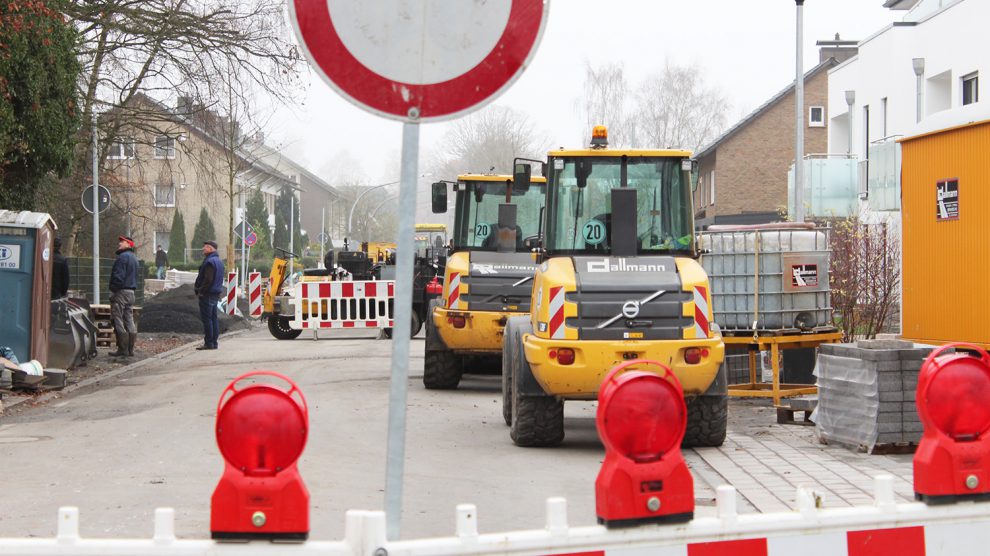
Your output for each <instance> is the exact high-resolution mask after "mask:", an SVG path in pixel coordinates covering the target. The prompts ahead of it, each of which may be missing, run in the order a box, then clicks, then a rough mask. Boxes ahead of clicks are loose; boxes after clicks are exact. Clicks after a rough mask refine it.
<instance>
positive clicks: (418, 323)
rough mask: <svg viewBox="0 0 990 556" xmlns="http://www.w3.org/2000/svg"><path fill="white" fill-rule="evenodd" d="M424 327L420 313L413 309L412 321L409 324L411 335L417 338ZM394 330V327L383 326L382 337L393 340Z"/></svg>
mask: <svg viewBox="0 0 990 556" xmlns="http://www.w3.org/2000/svg"><path fill="white" fill-rule="evenodd" d="M422 329H423V321H422V319H420V318H419V315H417V314H416V311H413V313H412V322H411V323H410V324H409V332H410V334H409V337H410V338H415V337H416V334H419V331H420V330H422ZM394 330H395V329H394V328H382V338H384V339H386V340H391V339H392V332H393V331H394ZM382 338H379V339H382Z"/></svg>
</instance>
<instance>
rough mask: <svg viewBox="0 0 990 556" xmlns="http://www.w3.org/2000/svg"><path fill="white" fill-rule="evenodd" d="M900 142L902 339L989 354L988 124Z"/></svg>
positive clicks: (989, 148)
mask: <svg viewBox="0 0 990 556" xmlns="http://www.w3.org/2000/svg"><path fill="white" fill-rule="evenodd" d="M900 142H901V148H902V151H901V154H902V166H901V207H902V211H903V212H902V219H903V222H902V230H903V234H902V253H903V254H902V266H903V272H902V280H903V298H902V330H901V334H902V335H903V337H904V338H905V339H910V340H914V341H917V342H925V343H932V344H941V343H945V342H970V343H975V344H980V345H983V346H990V319H988V318H987V317H988V309H990V120H986V121H981V122H975V123H970V124H966V125H962V126H958V127H952V128H948V129H943V130H939V131H935V132H932V133H926V134H923V135H918V136H915V137H908V138H905V139H902V140H901V141H900Z"/></svg>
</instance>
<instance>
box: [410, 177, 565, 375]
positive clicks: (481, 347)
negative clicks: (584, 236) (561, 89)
mask: <svg viewBox="0 0 990 556" xmlns="http://www.w3.org/2000/svg"><path fill="white" fill-rule="evenodd" d="M545 182H546V180H544V179H543V178H541V177H534V178H532V179H531V180H528V182H527V184H526V186H525V187H519V186H515V185H513V183H512V178H511V176H497V175H480V174H467V175H462V176H458V179H457V183H455V184H453V189H454V193H455V195H456V204H455V208H454V227H453V231H452V234H451V239H452V241H453V248H452V253H451V254H450V255H449V256H448V258H447V263H446V267H445V269H444V281H443V290H442V292H441V296H440V299H438V300H435V301H434V302H433V303H432V305H431V309H430V310H429V312H428V318H427V322H426V347H425V349H426V353H425V360H424V368H423V385H424V386H426V387H427V388H430V389H452V388H456V387H457V385H458V384H459V383H460V380H461V375H462V374H463V373H464V372H465V371H466V370H473V365H476V364H479V363H483V362H484V361H485V360H490V361H497V359H498V358H499V357H500V356H501V355H502V332H503V329H504V328H505V323H506V320H507V319H508V318H509V317H510V316H513V315H523V314H526V313H527V312H528V311H529V301H530V296H531V295H532V285H533V273H534V272H535V271H536V265H535V263H534V262H533V258H532V255H531V254H530V249H531V247H532V246H535V245H536V243H537V240H538V237H539V233H540V231H539V223H540V219H541V216H542V210H543V200H544V197H545V195H544V192H543V188H544V185H545ZM447 186H448V184H447V183H446V182H437V183H435V184H433V212H434V213H443V212H446V211H447Z"/></svg>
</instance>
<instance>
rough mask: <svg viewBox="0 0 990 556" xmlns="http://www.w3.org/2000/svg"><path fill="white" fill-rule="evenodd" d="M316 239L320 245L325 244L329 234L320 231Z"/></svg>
mask: <svg viewBox="0 0 990 556" xmlns="http://www.w3.org/2000/svg"><path fill="white" fill-rule="evenodd" d="M317 239H318V240H319V242H320V245H326V244H327V242H328V241H330V235H329V234H327V233H326V232H320V235H318V236H317Z"/></svg>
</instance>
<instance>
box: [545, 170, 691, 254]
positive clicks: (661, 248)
mask: <svg viewBox="0 0 990 556" xmlns="http://www.w3.org/2000/svg"><path fill="white" fill-rule="evenodd" d="M553 166H554V167H556V169H555V170H554V171H553V173H552V175H551V180H550V181H551V183H550V186H549V187H550V193H549V196H548V197H549V204H550V206H549V208H548V215H547V222H548V229H547V248H548V250H550V251H552V252H556V253H565V254H566V253H574V254H598V253H601V254H607V253H609V252H611V246H610V239H611V238H610V235H611V228H612V226H611V224H612V216H613V215H612V207H611V198H612V197H611V195H612V189H615V188H620V187H631V188H635V189H636V230H637V236H638V238H639V252H640V253H643V254H649V253H655V252H691V251H693V246H694V240H693V231H692V229H693V226H694V223H693V220H692V216H691V199H690V183H689V180H687V179H686V175H685V173H684V172H683V171H682V170H681V159H680V158H672V157H670V158H668V157H627V156H622V157H618V156H616V157H573V158H569V159H563V164H562V165H561V164H560V163H557V164H554V165H553ZM584 176H586V178H585V177H584ZM579 178H580V179H579Z"/></svg>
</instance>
